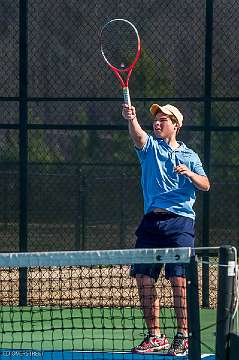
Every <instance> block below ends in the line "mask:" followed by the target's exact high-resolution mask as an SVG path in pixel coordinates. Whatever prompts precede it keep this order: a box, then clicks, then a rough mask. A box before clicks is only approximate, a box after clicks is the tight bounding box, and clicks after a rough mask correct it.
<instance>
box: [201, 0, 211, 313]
mask: <svg viewBox="0 0 239 360" xmlns="http://www.w3.org/2000/svg"><path fill="white" fill-rule="evenodd" d="M212 40H213V0H207V1H206V29H205V84H204V86H205V98H204V164H205V168H206V171H207V174H208V175H209V168H210V153H211V129H210V126H211V112H212ZM209 196H210V194H209V193H208V192H205V193H204V194H203V232H202V246H203V247H208V246H209V245H210V244H209V229H210V224H209V219H210V198H209ZM203 260H204V261H203V269H202V275H203V279H202V280H203V283H202V298H203V301H202V305H203V306H204V307H209V268H208V265H207V263H208V258H204V259H203Z"/></svg>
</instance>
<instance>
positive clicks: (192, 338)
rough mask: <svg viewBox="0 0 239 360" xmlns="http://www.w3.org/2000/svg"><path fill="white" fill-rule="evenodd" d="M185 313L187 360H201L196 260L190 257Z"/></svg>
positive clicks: (194, 257)
mask: <svg viewBox="0 0 239 360" xmlns="http://www.w3.org/2000/svg"><path fill="white" fill-rule="evenodd" d="M187 313H188V330H189V332H188V338H189V349H188V358H189V360H201V337H200V315H199V295H198V260H197V257H196V256H192V257H191V259H190V263H189V264H188V266H187Z"/></svg>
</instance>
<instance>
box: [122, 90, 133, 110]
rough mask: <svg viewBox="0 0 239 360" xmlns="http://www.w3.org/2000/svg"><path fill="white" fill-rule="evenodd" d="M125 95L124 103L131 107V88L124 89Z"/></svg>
mask: <svg viewBox="0 0 239 360" xmlns="http://www.w3.org/2000/svg"><path fill="white" fill-rule="evenodd" d="M123 95H124V103H125V104H126V105H129V106H131V101H130V95H129V88H128V87H124V88H123Z"/></svg>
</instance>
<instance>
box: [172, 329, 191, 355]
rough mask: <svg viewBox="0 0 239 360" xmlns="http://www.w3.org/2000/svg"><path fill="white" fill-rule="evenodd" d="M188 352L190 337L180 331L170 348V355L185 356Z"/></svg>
mask: <svg viewBox="0 0 239 360" xmlns="http://www.w3.org/2000/svg"><path fill="white" fill-rule="evenodd" d="M187 353H188V338H187V337H186V336H184V335H183V334H180V333H178V334H177V335H175V336H174V339H173V342H172V344H171V346H170V348H169V351H168V355H172V356H183V355H186V354H187Z"/></svg>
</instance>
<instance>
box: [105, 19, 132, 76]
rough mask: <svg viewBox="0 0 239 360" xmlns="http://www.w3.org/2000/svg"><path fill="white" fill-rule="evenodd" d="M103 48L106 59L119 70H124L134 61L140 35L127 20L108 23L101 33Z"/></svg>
mask: <svg viewBox="0 0 239 360" xmlns="http://www.w3.org/2000/svg"><path fill="white" fill-rule="evenodd" d="M101 49H102V51H103V55H104V57H105V59H106V61H107V62H108V63H109V64H111V65H113V66H114V67H116V68H117V69H118V70H124V69H126V68H128V67H130V65H132V63H133V62H134V60H135V58H136V55H137V51H138V36H137V33H136V31H135V30H134V28H133V27H132V26H131V25H130V24H128V23H125V22H123V21H122V22H121V21H116V22H111V23H109V24H107V25H106V26H105V27H104V29H103V31H102V34H101Z"/></svg>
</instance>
